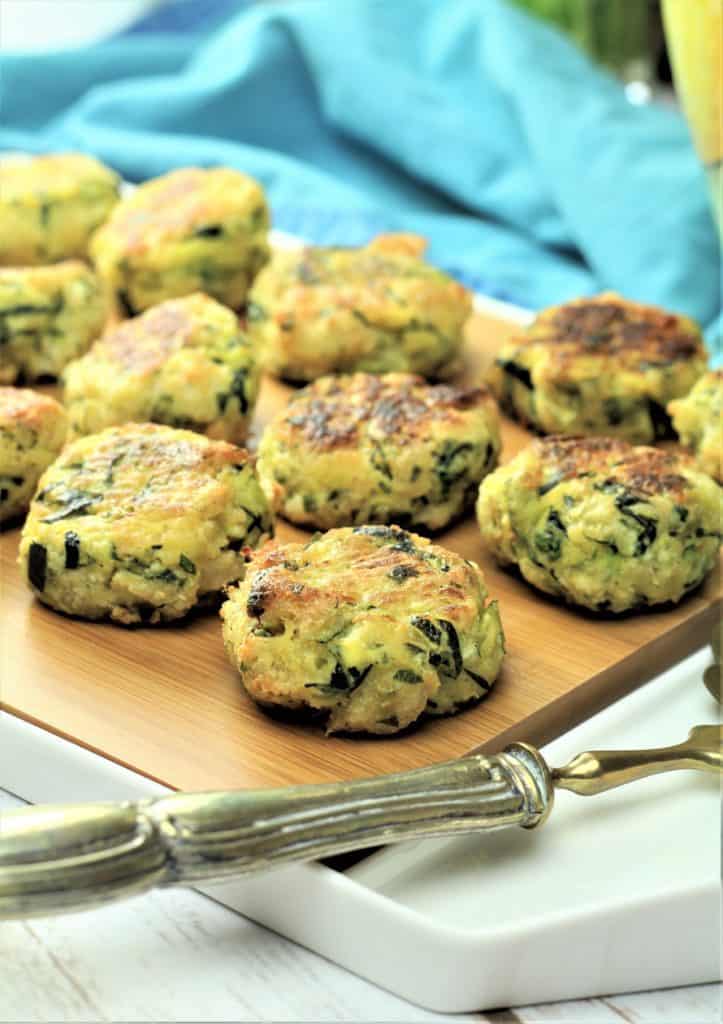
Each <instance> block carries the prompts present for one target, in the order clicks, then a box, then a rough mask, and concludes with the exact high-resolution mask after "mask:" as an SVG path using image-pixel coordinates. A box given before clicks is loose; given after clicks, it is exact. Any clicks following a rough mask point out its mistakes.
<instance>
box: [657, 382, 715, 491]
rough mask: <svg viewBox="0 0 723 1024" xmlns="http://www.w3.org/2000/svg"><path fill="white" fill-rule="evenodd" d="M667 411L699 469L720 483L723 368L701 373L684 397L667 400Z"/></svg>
mask: <svg viewBox="0 0 723 1024" xmlns="http://www.w3.org/2000/svg"><path fill="white" fill-rule="evenodd" d="M668 412H669V413H670V416H671V419H672V421H673V427H674V428H675V431H676V433H677V434H678V436H679V438H680V440H681V443H682V444H684V445H686V446H687V447H688V448H692V449H693V451H694V452H695V455H696V458H697V460H698V465H699V466H700V468H701V469H702V470H703V471H704V472H706V473H708V474H709V475H710V476H712V477H714V478H715V479H716V480H717V481H718V483H723V465H721V459H723V370H711V371H710V372H709V373H706V374H704V375H703V376H702V377H701V378H700V380H699V381H698V382H697V384H695V386H694V387H693V389H692V391H691V392H690V393H689V394H688V395H686V396H685V398H678V399H677V400H676V401H674V402H671V403H670V405H669V406H668Z"/></svg>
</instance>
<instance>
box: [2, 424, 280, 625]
mask: <svg viewBox="0 0 723 1024" xmlns="http://www.w3.org/2000/svg"><path fill="white" fill-rule="evenodd" d="M270 532H271V519H270V516H269V511H268V506H267V504H266V500H265V499H264V496H263V492H262V491H261V487H260V486H259V483H258V480H257V479H256V474H255V471H254V465H253V460H252V459H251V458H250V456H249V455H248V453H247V452H245V451H244V450H243V449H242V448H236V447H235V446H234V445H231V444H227V443H226V442H225V441H209V439H208V438H206V437H203V436H201V435H200V434H194V433H191V432H190V431H187V430H174V429H173V428H172V427H165V426H158V425H156V424H155V423H142V424H137V423H132V424H126V425H125V426H121V427H110V428H109V429H108V430H104V431H103V432H102V433H100V434H93V435H91V436H90V437H84V438H81V439H80V440H78V441H74V442H73V443H72V444H69V445H68V446H67V447H66V448H65V449H64V450H63V452H62V454H61V456H60V458H59V459H58V460H57V462H55V463H54V464H53V465H52V466H51V467H50V469H48V470H47V471H46V472H45V473H44V475H43V476H42V478H41V480H40V483H39V485H38V491H37V494H36V495H35V498H34V499H33V502H32V505H31V506H30V513H29V515H28V518H27V521H26V523H25V527H24V529H23V534H22V539H21V543H20V561H21V564H22V566H23V571H24V574H25V576H26V578H27V580H28V583H29V584H30V586H31V587H32V589H33V591H34V592H35V594H36V595H37V597H39V598H40V600H41V601H43V602H44V603H45V604H48V605H50V606H51V607H52V608H55V609H57V610H58V611H62V612H67V613H69V614H71V615H79V616H82V617H83V618H87V619H102V618H106V617H110V618H111V619H113V620H114V621H116V622H121V623H124V624H130V623H136V622H150V623H157V622H161V621H166V620H169V619H177V618H179V617H180V616H182V615H185V614H186V612H188V611H189V610H190V609H191V608H193V607H194V605H196V604H197V603H198V602H199V601H200V599H201V598H203V597H204V596H205V595H207V594H214V593H216V592H218V591H220V590H221V588H222V587H224V586H225V585H226V584H227V583H230V582H233V581H235V580H238V579H240V578H241V577H242V576H243V574H244V567H245V561H246V558H247V555H248V549H249V547H253V546H254V545H256V544H258V543H260V542H261V541H262V540H263V539H265V538H266V537H267V536H268V535H269V534H270Z"/></svg>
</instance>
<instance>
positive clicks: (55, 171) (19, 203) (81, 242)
mask: <svg viewBox="0 0 723 1024" xmlns="http://www.w3.org/2000/svg"><path fill="white" fill-rule="evenodd" d="M119 188H120V179H119V177H118V175H117V174H116V173H115V172H114V171H111V170H110V168H108V167H105V166H104V165H103V164H102V163H100V162H99V161H98V160H95V159H94V158H93V157H91V156H86V155H85V154H84V153H49V154H46V155H44V156H35V157H32V159H28V160H26V159H19V160H15V159H12V160H2V161H0V264H5V265H14V266H21V265H22V266H26V267H27V266H37V265H39V264H44V263H55V262H56V260H63V259H68V258H70V257H74V256H86V255H87V252H88V241H89V239H90V236H91V234H92V233H93V232H94V231H95V229H96V228H97V227H98V226H99V225H100V224H102V223H103V221H104V220H105V219H106V217H107V216H108V214H109V213H110V211H111V210H112V209H113V207H114V206H115V204H116V203H117V202H118V196H119Z"/></svg>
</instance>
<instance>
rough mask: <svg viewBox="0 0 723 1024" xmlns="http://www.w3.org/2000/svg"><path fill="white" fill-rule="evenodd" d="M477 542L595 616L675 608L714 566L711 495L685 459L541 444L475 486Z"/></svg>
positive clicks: (712, 488) (717, 525)
mask: <svg viewBox="0 0 723 1024" xmlns="http://www.w3.org/2000/svg"><path fill="white" fill-rule="evenodd" d="M477 516H478V519H479V524H480V529H481V531H482V539H483V541H484V543H485V545H486V546H487V547H488V548H489V549H490V550H491V551H492V552H493V553H494V554H495V555H496V557H497V558H498V560H499V561H500V562H502V563H512V564H515V565H517V566H519V568H520V571H521V573H522V575H523V576H524V577H525V579H526V580H528V581H529V582H530V583H532V584H533V585H534V586H536V587H539V588H540V590H544V591H546V592H547V593H549V594H556V595H558V596H559V597H562V598H564V599H565V600H566V601H568V602H570V603H571V604H579V605H584V606H585V607H587V608H593V609H595V610H597V611H613V612H623V611H627V610H628V609H638V608H641V607H644V606H646V605H655V604H661V603H663V602H667V601H679V600H680V599H681V598H682V597H683V596H684V595H685V594H686V593H687V592H688V591H690V590H693V589H694V588H695V587H697V586H698V584H699V583H700V582H701V580H702V579H703V577H704V576H705V574H706V573H707V572H708V571H709V570H710V569H711V568H712V566H713V565H714V564H715V562H716V559H717V554H718V547H719V544H720V536H721V534H720V530H721V490H720V488H719V487H718V485H717V484H716V483H715V482H714V481H713V480H711V478H710V477H708V476H706V475H705V474H704V473H701V472H699V471H698V470H697V469H696V467H695V466H694V464H693V461H692V460H691V459H690V458H688V457H687V456H679V455H676V454H674V453H672V452H667V451H661V450H660V449H657V448H644V447H632V446H631V445H629V444H627V443H626V442H625V441H618V440H612V439H610V438H590V439H582V438H564V437H549V438H546V439H544V440H540V441H536V442H534V443H533V444H531V445H530V446H529V447H528V448H526V449H525V450H524V451H522V452H520V454H519V455H517V456H516V457H515V458H514V459H512V461H511V462H509V463H507V464H506V465H504V466H502V467H501V468H500V469H498V470H495V472H494V473H492V474H490V476H488V477H487V479H486V480H484V481H483V482H482V486H481V488H480V495H479V501H478V504H477Z"/></svg>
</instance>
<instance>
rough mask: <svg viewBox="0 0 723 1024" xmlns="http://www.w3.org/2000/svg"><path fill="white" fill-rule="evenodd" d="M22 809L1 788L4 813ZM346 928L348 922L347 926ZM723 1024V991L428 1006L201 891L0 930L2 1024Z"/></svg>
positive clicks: (5, 926)
mask: <svg viewBox="0 0 723 1024" xmlns="http://www.w3.org/2000/svg"><path fill="white" fill-rule="evenodd" d="M18 805H20V801H19V800H18V799H17V798H15V797H13V796H11V795H10V794H9V793H7V792H6V791H4V790H1V789H0V814H1V813H2V811H3V809H8V808H10V807H14V806H18ZM340 927H343V922H340ZM621 1018H622V1019H623V1020H626V1021H630V1022H642V1021H646V1022H651V1024H652V1022H655V1024H715V1022H717V1021H719V1020H720V1019H721V986H718V985H701V986H696V987H693V988H685V989H669V990H667V991H664V992H648V993H640V994H636V995H626V996H615V997H610V998H607V999H590V1000H585V1001H578V1002H569V1003H556V1004H548V1005H545V1006H528V1007H525V1008H524V1009H516V1010H514V1011H510V1010H500V1011H499V1012H496V1013H487V1014H486V1015H484V1016H483V1015H472V1016H470V1017H455V1016H445V1015H440V1014H434V1013H430V1012H428V1011H426V1010H422V1009H420V1008H419V1007H417V1006H413V1005H412V1004H411V1003H407V1002H405V1001H404V1000H402V999H399V998H397V997H396V996H393V995H391V994H389V993H388V992H384V991H382V990H381V989H379V988H377V987H376V986H374V985H372V984H370V983H369V982H367V981H364V980H362V979H361V978H357V977H356V976H355V975H353V974H350V973H348V972H347V971H345V970H343V969H342V968H341V967H337V966H336V965H335V964H332V963H330V962H329V961H327V960H324V959H322V958H321V957H319V956H317V955H316V954H314V953H310V952H309V951H308V950H305V949H302V948H301V947H300V946H296V945H294V943H292V942H289V941H288V940H286V939H283V938H281V937H280V936H278V935H275V934H274V933H273V932H270V931H267V930H266V929H265V928H262V927H260V926H259V925H256V924H254V923H253V922H251V921H249V920H247V919H246V918H244V917H241V916H240V915H239V914H236V913H234V912H233V911H231V910H228V909H226V908H225V907H221V906H219V905H218V904H217V903H214V902H213V901H212V900H210V899H207V898H206V897H205V896H201V895H200V894H198V893H196V892H191V891H185V890H169V891H167V892H163V891H160V892H154V893H152V894H150V895H147V896H143V897H140V898H137V899H135V900H130V901H128V902H127V903H120V904H116V905H113V906H109V907H105V908H102V909H99V910H94V911H87V912H85V913H82V914H73V915H68V916H66V917H57V918H49V919H43V920H33V921H23V922H10V923H4V924H2V925H0V1021H2V1022H4V1024H5V1022H7V1024H10V1022H12V1024H15V1022H21V1021H23V1022H24V1021H39V1022H43V1024H45V1022H50V1021H52V1022H55V1021H93V1022H95V1021H259V1022H260V1021H298V1022H301V1021H315V1022H316V1021H318V1022H322V1021H358V1022H363V1024H372V1022H376V1021H380V1022H382V1021H383V1022H391V1021H403V1022H405V1024H416V1022H426V1021H455V1020H470V1021H485V1020H488V1021H495V1022H500V1024H502V1022H509V1021H526V1022H527V1021H529V1022H532V1021H540V1022H543V1021H561V1022H580V1024H584V1022H600V1024H606V1022H613V1021H618V1024H619V1021H620V1019H621Z"/></svg>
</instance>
